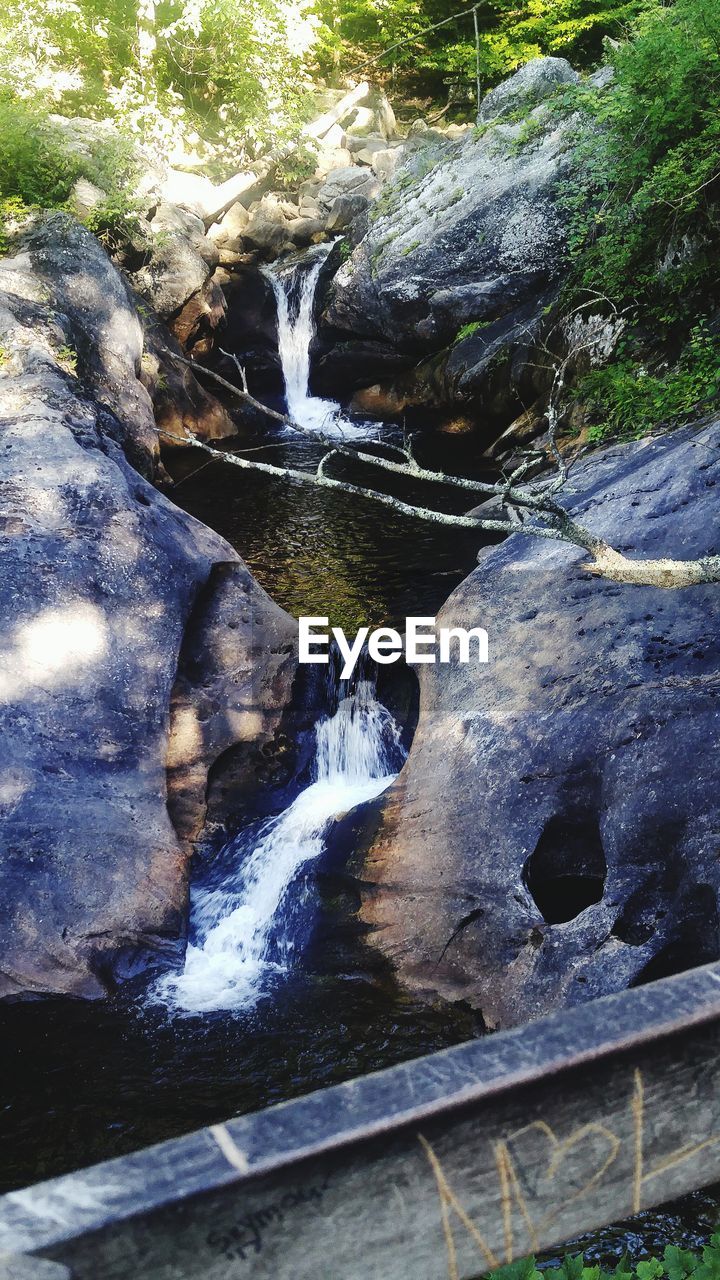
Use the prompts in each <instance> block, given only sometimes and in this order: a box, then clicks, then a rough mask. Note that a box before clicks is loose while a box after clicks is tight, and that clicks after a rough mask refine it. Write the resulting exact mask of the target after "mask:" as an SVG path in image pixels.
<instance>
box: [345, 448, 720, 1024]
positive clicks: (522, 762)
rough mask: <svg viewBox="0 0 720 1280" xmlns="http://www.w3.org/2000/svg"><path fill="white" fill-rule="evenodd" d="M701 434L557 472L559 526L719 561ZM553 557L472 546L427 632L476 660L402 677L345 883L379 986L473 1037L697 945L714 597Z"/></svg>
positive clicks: (716, 780)
mask: <svg viewBox="0 0 720 1280" xmlns="http://www.w3.org/2000/svg"><path fill="white" fill-rule="evenodd" d="M719 444H720V422H715V423H714V424H713V425H712V426H710V427H708V428H706V429H704V430H702V431H698V430H689V429H688V430H684V431H682V432H678V433H676V434H674V435H668V436H665V437H662V438H659V439H657V440H654V441H644V442H641V443H638V444H631V445H624V446H616V447H614V448H610V449H608V450H606V451H604V452H603V453H602V454H599V455H596V456H594V457H591V458H589V459H588V460H587V461H586V462H585V463H583V464H582V465H580V466H578V467H577V469H576V471H575V473H574V475H573V481H572V487H571V490H570V491H569V492H568V498H567V501H568V503H569V504H570V505H571V506H572V509H573V510H574V512H575V513H576V515H577V517H578V518H579V519H580V520H581V521H582V522H584V523H586V524H587V525H588V526H589V527H590V528H591V529H592V530H593V531H595V532H596V533H599V534H601V535H602V536H604V537H606V538H607V539H608V540H609V541H610V542H612V544H613V545H614V546H616V547H617V548H618V549H620V550H622V551H623V552H625V553H626V554H628V555H630V556H636V557H642V556H663V555H667V556H671V557H678V558H693V557H696V556H699V555H704V554H708V553H712V554H717V553H718V551H719V550H720V534H719V532H718V530H719V528H720V525H719V522H718V516H719V515H720V451H719V450H718V445H719ZM584 558H585V557H584V555H583V553H582V552H579V551H576V550H575V549H573V548H572V547H568V546H563V545H561V544H559V543H558V544H556V543H552V542H540V541H539V540H537V539H532V538H523V537H522V536H513V537H512V538H510V539H508V540H507V541H506V542H505V543H504V544H503V545H502V546H500V547H497V548H493V549H489V550H487V551H485V552H484V553H483V554H482V557H481V560H480V563H479V567H478V568H477V570H476V571H475V572H474V573H473V574H472V575H471V576H470V577H469V578H468V579H466V581H465V582H464V583H463V584H462V585H461V586H460V587H459V588H458V590H457V591H456V592H455V593H454V594H453V595H452V596H451V598H450V600H449V601H448V603H447V605H446V606H445V608H444V609H443V611H442V613H441V615H440V617H439V619H438V626H445V627H452V626H462V627H466V628H467V627H476V626H481V627H485V628H486V629H487V631H488V633H489V643H490V662H489V665H488V666H483V667H478V666H477V665H473V664H470V665H462V664H457V663H455V664H453V665H449V666H448V665H443V666H441V665H437V666H434V667H432V666H426V667H423V668H421V669H420V675H421V708H420V722H419V726H418V730H417V733H416V736H415V740H414V742H413V745H412V750H411V752H410V756H409V759H408V761H407V764H406V766H405V768H404V770H403V771H402V773H401V775H400V777H399V779H398V781H397V783H396V784H395V786H394V787H393V789H392V792H391V793H390V795H389V798H388V800H387V802H386V804H385V809H384V813H383V816H382V819H381V823H380V827H379V830H378V832H377V834H376V835H375V838H374V840H373V842H372V844H371V848H370V851H369V853H368V855H367V858H366V860H365V865H364V867H363V869H362V873H361V874H362V878H363V881H364V882H369V887H368V889H367V892H366V897H365V902H364V906H363V912H362V914H363V917H364V919H365V920H366V921H367V922H368V923H370V924H371V925H372V926H374V928H375V930H376V932H375V935H374V936H375V940H376V943H377V945H378V946H379V947H381V948H382V949H383V951H385V952H386V953H387V955H388V956H389V957H391V959H392V960H393V961H394V962H395V964H396V966H397V968H398V971H399V974H400V976H401V978H402V979H403V980H404V981H405V982H406V983H408V984H409V985H410V986H411V987H413V988H415V989H417V990H419V991H423V992H426V993H438V992H439V993H441V994H442V995H444V996H447V997H451V998H465V999H468V1000H470V1001H472V1003H473V1004H474V1005H476V1006H478V1007H480V1008H481V1009H482V1011H483V1014H484V1016H485V1017H486V1019H487V1021H488V1023H489V1024H490V1025H492V1026H510V1025H513V1024H520V1023H523V1022H525V1021H526V1020H528V1019H531V1018H535V1017H537V1016H539V1015H541V1014H543V1013H546V1012H548V1011H550V1010H552V1009H556V1008H558V1007H562V1006H566V1005H572V1004H576V1003H579V1002H582V1001H586V1000H589V999H591V998H593V997H595V996H599V995H603V994H606V993H608V992H611V991H616V990H618V989H621V988H624V987H627V986H629V985H631V984H634V983H638V982H642V981H647V980H649V979H650V978H652V977H657V976H662V975H663V974H664V973H667V972H671V971H674V970H676V969H682V968H686V967H689V966H691V965H693V964H696V963H701V962H704V961H706V960H711V959H716V958H717V957H718V955H720V936H719V926H718V891H719V890H720V836H719V835H718V832H720V752H718V739H719V735H720V641H719V640H718V627H717V618H718V610H719V609H720V593H719V589H718V587H717V586H708V587H691V588H688V589H684V590H679V591H667V590H661V589H654V588H641V587H626V586H619V585H616V584H613V583H611V582H607V581H603V580H602V579H596V578H593V577H591V576H590V575H588V574H587V573H586V572H585V571H584V570H583V568H582V563H583V560H584Z"/></svg>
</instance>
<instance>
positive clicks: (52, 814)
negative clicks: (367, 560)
mask: <svg viewBox="0 0 720 1280" xmlns="http://www.w3.org/2000/svg"><path fill="white" fill-rule="evenodd" d="M0 336H1V339H2V348H3V362H2V371H1V373H2V376H1V377H0V449H1V451H2V459H3V466H2V483H1V485H0V539H1V540H2V544H3V545H2V562H3V572H2V575H1V578H0V611H1V614H2V643H1V644H0V707H1V715H2V760H1V763H0V813H1V814H2V827H1V829H0V904H1V906H0V915H1V917H2V919H1V927H0V995H1V996H10V995H22V994H28V993H38V992H65V993H70V994H73V995H80V996H87V997H94V996H99V995H101V994H102V993H103V991H104V989H105V984H106V982H107V981H109V980H110V975H111V974H112V972H114V971H115V970H116V969H117V967H118V966H120V968H123V967H126V966H127V965H132V964H135V963H137V962H138V960H144V959H145V958H146V957H147V955H148V954H156V953H158V952H162V951H168V950H174V949H175V950H176V949H178V948H179V947H180V946H181V945H182V939H183V934H184V928H185V924H184V921H185V907H186V886H187V866H188V859H189V855H190V852H191V847H192V846H191V841H192V837H193V836H194V834H195V833H196V831H197V829H198V827H199V824H200V823H201V821H202V812H203V803H204V799H203V797H204V782H203V779H205V782H206V779H207V771H208V769H209V768H210V766H211V764H212V762H213V761H214V760H215V759H216V758H217V757H218V755H220V754H221V753H222V752H223V751H224V750H225V749H226V748H227V746H228V745H229V744H230V743H232V742H236V741H247V740H249V739H256V740H257V741H258V742H262V741H263V739H264V737H266V736H271V735H272V733H273V731H274V726H275V725H276V723H277V721H278V718H279V715H280V713H281V710H282V707H283V705H284V703H285V701H286V700H287V698H288V697H289V691H290V685H291V681H292V677H293V669H294V659H293V653H292V646H293V639H294V633H295V627H294V624H293V623H292V621H291V619H290V618H289V617H287V615H286V614H284V613H283V612H282V610H280V609H278V608H276V606H274V605H273V604H272V602H271V601H270V600H269V599H268V598H267V596H265V594H264V592H262V591H261V590H260V588H259V587H258V586H257V584H256V583H255V582H254V580H253V579H252V577H251V576H250V574H249V572H248V570H247V569H246V568H245V566H244V565H243V564H242V562H241V561H240V560H239V558H238V557H237V555H236V554H235V552H234V551H233V550H232V548H231V547H229V546H228V545H227V543H225V542H224V541H223V539H221V538H219V537H218V536H217V535H215V534H214V533H212V532H211V531H210V530H208V529H206V528H205V527H204V526H202V525H201V524H199V523H198V522H196V521H195V520H193V519H192V518H190V517H189V516H187V515H185V513H183V512H181V511H180V510H178V508H176V507H175V506H174V505H173V503H172V502H170V501H169V500H168V499H167V498H166V497H164V496H163V495H162V494H160V493H159V492H158V491H157V490H156V489H154V488H153V487H152V485H151V484H150V483H149V482H148V481H147V480H146V479H144V478H143V477H142V476H141V475H140V474H139V473H138V471H137V470H136V469H135V468H134V467H133V466H132V465H131V463H130V461H129V460H128V459H129V458H131V459H134V460H135V461H136V462H137V463H138V465H142V466H144V467H145V469H146V470H147V471H148V472H149V471H150V470H151V468H152V466H153V463H154V459H155V457H156V453H157V437H156V432H155V428H154V425H153V421H152V413H151V408H150V401H149V397H148V394H147V392H146V390H145V388H144V387H143V386H142V384H141V383H140V381H139V377H138V375H139V372H140V364H141V355H142V331H141V327H140V323H139V320H138V317H137V314H136V312H135V310H134V306H133V303H132V298H131V295H130V293H129V290H128V289H127V287H126V286H125V284H124V283H123V281H122V280H121V278H120V276H119V275H118V273H117V272H116V271H115V269H114V268H113V267H112V266H111V264H110V263H109V261H108V260H107V258H106V257H105V255H104V254H103V253H102V250H101V249H100V247H99V246H98V244H97V242H96V241H95V240H94V239H93V238H92V237H91V236H90V235H89V234H88V233H87V232H84V231H82V229H80V228H78V227H76V226H73V224H72V223H71V222H70V221H69V220H65V219H62V218H55V219H50V220H49V221H48V222H47V223H46V224H45V226H44V227H43V228H42V229H41V230H39V231H38V232H37V233H36V235H35V236H34V237H33V238H32V239H31V241H30V244H29V247H28V249H27V250H26V251H25V252H23V253H22V254H20V255H19V256H17V257H15V258H13V259H5V260H4V261H3V262H2V263H1V264H0ZM189 627H191V628H192V629H193V630H197V629H198V628H200V629H201V630H202V634H203V636H204V639H205V643H206V645H207V648H208V652H209V654H211V655H212V657H211V660H209V661H208V666H207V671H206V672H203V673H200V674H196V675H195V676H194V678H193V682H192V688H190V687H189V684H188V675H187V671H185V670H184V669H183V671H182V672H181V676H180V678H179V679H178V674H177V673H178V664H179V661H180V655H181V652H184V651H185V639H186V633H187V632H188V628H189ZM210 710H211V711H212V714H210ZM168 761H169V762H170V764H171V778H172V782H173V784H174V785H175V788H176V790H175V791H174V792H173V798H174V799H175V800H176V806H175V809H174V816H176V818H177V822H178V825H177V827H176V826H174V825H173V821H172V820H171V816H170V814H169V812H168V805H167V796H168V788H167V764H168ZM180 794H181V795H182V798H183V799H182V804H180V802H179V800H177V797H178V795H180ZM178 815H179V816H178Z"/></svg>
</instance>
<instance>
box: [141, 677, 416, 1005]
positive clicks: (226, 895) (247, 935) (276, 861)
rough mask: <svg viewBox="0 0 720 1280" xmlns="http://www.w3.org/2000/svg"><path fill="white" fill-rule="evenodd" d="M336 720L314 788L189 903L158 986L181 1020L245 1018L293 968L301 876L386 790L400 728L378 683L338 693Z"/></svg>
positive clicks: (322, 727) (329, 724)
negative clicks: (178, 959)
mask: <svg viewBox="0 0 720 1280" xmlns="http://www.w3.org/2000/svg"><path fill="white" fill-rule="evenodd" d="M339 693H340V698H339V702H338V707H337V711H336V712H335V714H334V715H333V716H332V717H330V718H327V717H324V718H323V719H321V720H320V721H319V722H318V724H317V725H316V728H315V766H314V771H315V781H314V782H312V783H311V784H310V786H308V787H306V788H305V790H304V791H302V792H301V793H300V795H299V796H297V798H296V799H295V800H294V801H293V803H292V804H291V805H290V807H289V808H288V809H286V810H285V812H284V813H282V814H280V815H279V816H278V817H276V818H270V819H269V820H268V821H266V822H263V823H262V824H261V825H260V827H259V828H258V826H257V824H255V825H254V826H253V827H252V828H251V829H249V830H248V831H245V832H241V833H240V834H239V835H238V836H236V837H235V839H234V840H232V841H231V842H230V844H229V845H227V846H226V848H225V849H224V850H223V853H222V855H221V858H222V860H223V861H224V863H225V864H227V863H228V861H229V863H230V870H229V871H228V873H227V874H226V876H225V877H224V879H223V880H222V882H221V883H220V884H219V885H218V886H217V887H216V888H213V889H201V888H198V889H197V890H195V891H193V893H192V895H191V914H190V924H191V934H192V935H193V936H194V942H192V943H191V944H190V945H189V946H188V949H187V955H186V958H185V967H184V969H183V970H182V972H180V973H177V974H167V975H165V976H164V977H162V978H161V979H159V981H158V982H157V983H156V984H155V989H154V997H155V998H156V999H158V1000H160V1002H161V1003H163V1004H165V1005H167V1006H168V1007H169V1008H171V1009H173V1010H175V1011H182V1012H186V1013H203V1012H208V1011H210V1010H214V1009H231V1010H236V1011H240V1010H248V1009H251V1008H253V1007H254V1006H255V1005H256V1004H257V1002H258V1000H259V999H260V998H261V997H262V995H263V994H264V991H265V990H266V988H267V985H268V983H271V982H272V981H273V979H275V980H277V978H278V977H282V975H283V974H285V973H287V972H288V970H289V969H290V967H291V964H292V959H293V952H294V950H295V948H296V938H297V931H298V924H299V920H298V917H302V915H303V914H304V913H303V906H304V901H303V899H304V896H305V895H304V892H303V888H302V885H301V884H299V881H302V875H301V873H302V870H303V868H305V867H306V865H307V864H308V863H310V862H311V861H312V860H313V859H315V858H317V857H318V855H319V854H320V853H322V851H323V849H324V847H325V841H326V837H327V834H328V831H329V829H330V827H331V825H332V823H333V820H334V819H335V818H337V817H339V816H341V815H343V814H345V813H347V812H348V811H349V810H350V809H354V808H355V806H356V805H359V804H362V803H363V802H365V801H366V800H372V799H373V798H374V797H375V796H378V795H380V793H381V792H382V791H384V790H385V788H386V787H388V786H389V785H390V783H391V782H392V781H393V778H394V776H395V770H396V769H397V768H398V766H399V764H400V762H401V760H402V749H401V746H400V737H399V731H398V728H397V725H396V724H395V721H394V720H393V718H392V716H391V715H390V712H389V711H388V710H387V709H386V708H385V707H384V706H383V705H382V704H381V703H380V702H378V700H377V698H376V696H375V687H374V684H373V683H372V682H371V681H370V680H368V679H360V680H359V681H358V683H357V685H356V687H355V689H354V691H353V692H352V693H350V692H349V691H348V689H347V687H346V686H345V685H341V686H340V691H339Z"/></svg>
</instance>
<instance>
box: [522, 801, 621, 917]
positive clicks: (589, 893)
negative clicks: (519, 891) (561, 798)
mask: <svg viewBox="0 0 720 1280" xmlns="http://www.w3.org/2000/svg"><path fill="white" fill-rule="evenodd" d="M606 875H607V863H606V861H605V854H604V851H603V846H602V840H601V838H600V830H599V827H598V824H597V819H596V818H594V817H593V818H576V817H566V816H556V817H553V818H551V819H550V820H549V821H548V822H547V823H546V824H545V827H544V829H543V832H542V835H541V836H540V839H539V841H538V843H537V845H536V847H535V849H534V851H533V852H532V853H531V855H530V857H529V858H528V860H527V862H526V863H525V868H524V872H523V878H524V880H525V884H526V885H527V888H528V890H529V891H530V893H531V895H532V898H533V901H534V902H535V905H536V907H537V908H538V911H539V912H540V914H541V915H542V917H543V919H544V920H545V922H546V923H547V924H566V923H567V922H568V921H569V920H574V919H575V917H576V916H579V915H580V912H581V911H584V910H585V909H586V907H591V906H592V905H593V903H595V902H599V901H600V899H601V898H602V896H603V892H604V889H605V877H606Z"/></svg>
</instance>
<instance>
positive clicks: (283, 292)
mask: <svg viewBox="0 0 720 1280" xmlns="http://www.w3.org/2000/svg"><path fill="white" fill-rule="evenodd" d="M331 248H332V245H323V246H322V247H321V248H318V249H314V250H312V258H311V262H310V265H309V266H308V265H307V258H306V259H305V260H303V261H301V262H299V263H297V265H295V264H292V265H290V266H289V265H288V263H286V262H282V261H281V262H279V263H275V264H273V265H272V266H270V267H266V268H265V275H266V276H267V278H268V280H269V281H270V283H271V285H272V289H273V293H274V294H275V301H276V304H277V324H278V354H279V356H280V363H281V365H282V372H283V380H284V383H285V399H286V401H287V410H288V414H289V416H290V417H291V418H292V419H293V421H294V422H296V423H297V424H298V426H300V427H303V428H304V429H305V430H306V431H316V432H318V433H320V434H322V435H326V436H332V435H340V436H348V435H354V434H357V433H358V432H359V431H362V428H361V427H358V426H357V424H353V423H352V422H350V421H349V420H348V419H347V418H345V417H343V414H342V411H341V408H340V405H339V404H336V403H335V401H334V400H322V399H320V398H319V397H318V396H313V395H311V394H310V348H311V345H312V341H313V338H314V337H315V294H316V291H317V285H318V280H319V278H320V272H321V271H322V268H323V264H324V262H325V259H326V258H327V255H328V253H329V252H330V250H331Z"/></svg>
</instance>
